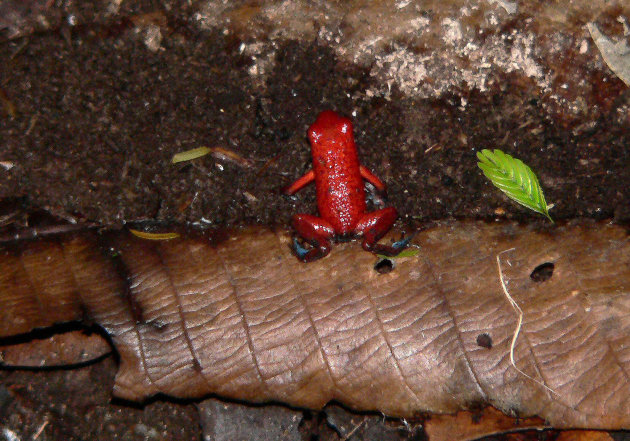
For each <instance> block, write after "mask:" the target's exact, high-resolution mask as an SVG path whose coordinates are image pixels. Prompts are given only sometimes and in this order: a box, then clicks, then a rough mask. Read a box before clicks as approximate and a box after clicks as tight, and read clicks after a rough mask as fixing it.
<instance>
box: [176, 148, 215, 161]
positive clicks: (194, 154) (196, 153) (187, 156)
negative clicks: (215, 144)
mask: <svg viewBox="0 0 630 441" xmlns="http://www.w3.org/2000/svg"><path fill="white" fill-rule="evenodd" d="M210 152H211V150H210V148H209V147H198V148H196V149H192V150H186V151H185V152H179V153H175V154H174V155H173V159H171V164H177V163H178V162H184V161H191V160H193V159H197V158H201V157H202V156H205V155H207V154H208V153H210Z"/></svg>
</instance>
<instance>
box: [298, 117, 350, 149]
mask: <svg viewBox="0 0 630 441" xmlns="http://www.w3.org/2000/svg"><path fill="white" fill-rule="evenodd" d="M352 131H353V128H352V121H350V120H349V119H348V118H345V117H343V116H341V115H339V114H338V113H336V112H333V111H332V110H324V111H323V112H322V113H320V114H319V116H318V117H317V119H316V120H315V122H314V123H313V124H312V125H311V126H310V127H309V129H308V139H309V141H310V142H311V146H312V147H313V149H319V148H320V147H323V148H326V149H328V148H331V147H332V146H334V145H343V146H346V145H350V144H351V143H352V140H353V135H352Z"/></svg>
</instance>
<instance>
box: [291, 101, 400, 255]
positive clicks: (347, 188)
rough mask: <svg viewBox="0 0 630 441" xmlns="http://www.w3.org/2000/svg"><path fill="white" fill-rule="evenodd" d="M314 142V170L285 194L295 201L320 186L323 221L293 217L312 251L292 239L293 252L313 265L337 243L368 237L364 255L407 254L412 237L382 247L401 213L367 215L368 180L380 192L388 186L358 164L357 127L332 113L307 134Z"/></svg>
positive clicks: (387, 211)
mask: <svg viewBox="0 0 630 441" xmlns="http://www.w3.org/2000/svg"><path fill="white" fill-rule="evenodd" d="M308 139H309V140H310V142H311V153H312V156H313V169H312V170H310V171H309V172H308V173H306V174H305V175H304V176H302V177H301V178H299V179H298V180H297V181H295V182H294V183H293V184H291V185H289V186H288V187H286V188H285V189H284V190H283V191H284V193H285V194H288V195H292V194H294V193H295V192H297V191H298V190H300V189H301V188H303V187H304V186H306V185H307V184H309V183H311V182H312V181H315V190H316V192H317V209H318V210H319V217H318V216H313V215H310V214H296V215H295V216H293V228H294V229H295V230H296V231H297V233H298V235H299V236H300V237H301V238H302V239H303V240H304V241H305V242H308V243H310V244H311V245H313V248H311V249H308V248H304V247H303V246H302V245H300V242H299V241H298V240H297V238H294V239H293V251H294V252H295V255H296V256H297V257H298V259H300V260H301V261H303V262H312V261H314V260H317V259H320V258H322V257H324V256H326V255H327V254H328V253H329V252H330V249H331V241H332V240H345V239H351V238H355V237H363V242H362V246H363V248H364V249H365V250H367V251H371V252H374V253H378V254H383V255H386V256H395V255H397V254H398V253H400V251H401V250H402V249H403V248H405V247H406V246H407V245H408V244H409V241H410V239H411V238H410V237H409V238H407V239H404V240H400V241H398V242H395V243H394V244H392V246H387V245H380V244H377V242H378V240H379V239H380V238H381V237H383V236H384V235H385V233H387V232H388V231H389V230H390V228H391V227H392V225H393V224H394V222H395V221H396V218H397V217H398V213H397V212H396V209H395V208H394V207H387V208H383V209H382V210H377V211H373V212H371V213H367V212H366V204H365V190H364V185H363V179H365V180H366V181H368V182H370V183H371V184H372V185H374V187H376V188H377V189H378V190H379V191H384V190H385V184H383V182H382V181H381V180H380V179H379V178H377V177H376V176H375V175H374V174H372V172H371V171H370V170H368V169H367V168H365V167H364V166H362V165H360V164H359V156H358V154H357V148H356V146H355V144H354V135H353V133H352V122H351V121H350V120H349V119H348V118H344V117H342V116H340V115H338V114H337V113H335V112H333V111H332V110H326V111H324V112H322V113H320V114H319V116H318V117H317V120H316V121H315V123H313V125H312V126H311V127H309V129H308Z"/></svg>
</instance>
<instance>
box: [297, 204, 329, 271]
mask: <svg viewBox="0 0 630 441" xmlns="http://www.w3.org/2000/svg"><path fill="white" fill-rule="evenodd" d="M293 228H294V229H295V231H296V232H297V233H298V235H299V236H300V237H301V238H302V239H303V240H304V241H305V242H308V243H310V244H311V245H313V248H311V249H308V248H304V247H303V246H302V245H301V244H300V242H299V241H298V239H297V238H296V237H294V238H293V246H292V247H291V250H292V251H293V253H294V254H295V255H296V257H297V258H298V259H300V260H301V261H302V262H312V261H314V260H317V259H321V258H322V257H324V256H326V255H327V254H328V253H330V250H331V248H332V244H331V242H330V241H331V239H332V238H333V236H334V235H335V229H334V228H333V226H332V225H331V224H330V223H329V222H327V221H325V220H324V219H322V218H321V217H317V216H313V215H310V214H296V215H295V216H293Z"/></svg>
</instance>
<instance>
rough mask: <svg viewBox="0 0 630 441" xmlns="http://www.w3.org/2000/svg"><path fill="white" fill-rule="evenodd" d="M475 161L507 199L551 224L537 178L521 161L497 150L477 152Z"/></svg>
mask: <svg viewBox="0 0 630 441" xmlns="http://www.w3.org/2000/svg"><path fill="white" fill-rule="evenodd" d="M477 159H479V162H478V163H477V165H478V166H479V168H480V169H481V171H483V174H484V175H486V177H487V178H488V179H490V181H491V182H492V183H493V184H494V186H495V187H497V188H498V189H499V190H501V191H502V192H503V193H505V194H506V195H507V197H509V198H510V199H512V200H513V201H515V202H518V203H519V204H521V205H524V206H525V207H527V208H529V209H530V210H533V211H535V212H536V213H540V214H542V215H544V216H546V217H547V219H549V220H550V221H551V222H553V219H551V216H549V207H547V202H545V196H544V195H543V192H542V189H541V188H540V183H539V182H538V178H537V177H536V175H535V174H534V172H533V171H532V169H531V168H529V167H528V166H527V165H525V164H524V163H523V161H521V160H520V159H516V158H513V157H512V156H510V155H508V154H507V153H503V152H502V151H501V150H499V149H494V152H493V151H490V150H488V149H484V150H482V151H480V152H477Z"/></svg>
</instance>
